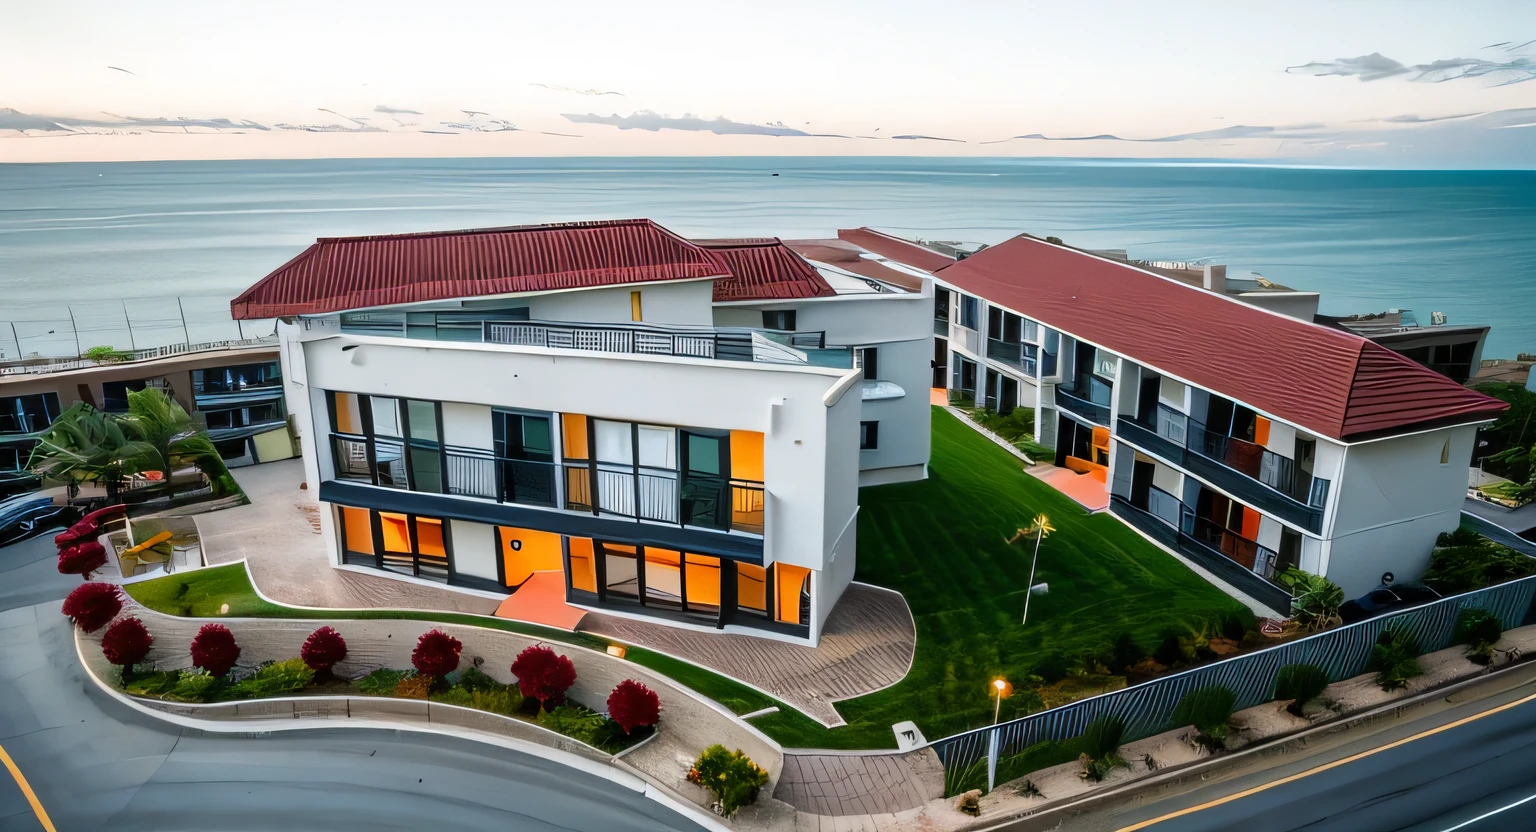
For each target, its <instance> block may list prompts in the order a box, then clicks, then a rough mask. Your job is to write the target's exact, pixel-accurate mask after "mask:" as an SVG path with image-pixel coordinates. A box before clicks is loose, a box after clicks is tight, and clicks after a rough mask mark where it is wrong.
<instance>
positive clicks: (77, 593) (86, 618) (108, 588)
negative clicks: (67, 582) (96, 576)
mask: <svg viewBox="0 0 1536 832" xmlns="http://www.w3.org/2000/svg"><path fill="white" fill-rule="evenodd" d="M122 611H123V596H122V593H121V592H120V591H119V590H118V588H117V587H116V586H114V585H112V584H108V583H102V582H100V581H92V582H90V583H84V584H81V585H79V586H77V587H75V588H74V589H72V590H70V593H69V595H68V597H66V598H65V599H64V614H65V615H67V616H69V620H70V621H73V622H75V626H77V627H79V628H80V629H82V630H84V631H86V632H87V633H94V632H96V631H97V630H100V629H101V628H102V627H105V626H107V623H108V622H110V621H111V620H112V619H114V618H116V617H117V614H118V613H120V612H122Z"/></svg>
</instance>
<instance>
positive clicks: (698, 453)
mask: <svg viewBox="0 0 1536 832" xmlns="http://www.w3.org/2000/svg"><path fill="white" fill-rule="evenodd" d="M679 434H681V439H682V441H681V443H680V444H681V445H682V452H683V453H682V474H683V476H682V480H683V482H682V499H681V509H682V520H683V523H684V524H685V525H689V526H702V527H704V528H708V529H722V530H727V529H729V528H730V518H731V499H730V493H729V492H730V489H729V487H728V483H729V482H730V478H731V450H730V435H729V434H725V433H716V432H706V431H696V430H681V431H679Z"/></svg>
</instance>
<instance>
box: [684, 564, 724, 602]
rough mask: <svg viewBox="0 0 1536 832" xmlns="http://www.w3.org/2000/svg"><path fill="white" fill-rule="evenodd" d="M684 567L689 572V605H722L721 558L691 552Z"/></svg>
mask: <svg viewBox="0 0 1536 832" xmlns="http://www.w3.org/2000/svg"><path fill="white" fill-rule="evenodd" d="M684 568H685V569H686V570H687V572H688V575H687V579H688V606H690V607H718V606H720V559H719V558H712V557H709V556H708V555H693V554H690V555H688V559H687V561H686V565H685V567H684Z"/></svg>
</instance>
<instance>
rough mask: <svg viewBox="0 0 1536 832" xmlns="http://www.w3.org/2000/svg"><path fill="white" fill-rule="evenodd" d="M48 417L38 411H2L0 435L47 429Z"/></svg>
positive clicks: (21, 433) (29, 432)
mask: <svg viewBox="0 0 1536 832" xmlns="http://www.w3.org/2000/svg"><path fill="white" fill-rule="evenodd" d="M48 424H49V422H48V419H47V418H46V417H44V416H42V415H41V414H36V413H0V436H6V435H17V436H21V435H26V434H32V433H38V432H40V431H43V430H46V429H47V427H48Z"/></svg>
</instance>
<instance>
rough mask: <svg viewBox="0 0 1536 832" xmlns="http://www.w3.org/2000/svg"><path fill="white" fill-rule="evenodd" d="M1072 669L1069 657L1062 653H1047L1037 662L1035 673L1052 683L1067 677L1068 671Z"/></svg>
mask: <svg viewBox="0 0 1536 832" xmlns="http://www.w3.org/2000/svg"><path fill="white" fill-rule="evenodd" d="M1071 669H1072V666H1071V664H1070V663H1069V662H1068V661H1067V657H1066V656H1063V655H1062V654H1060V653H1055V652H1052V653H1046V654H1045V655H1044V656H1042V657H1041V658H1040V660H1039V661H1038V662H1036V663H1035V666H1034V669H1033V671H1032V672H1033V673H1034V675H1036V676H1039V677H1040V678H1041V679H1043V680H1044V681H1046V682H1047V683H1050V684H1055V683H1056V682H1060V681H1061V680H1062V679H1065V678H1067V672H1068V671H1070V670H1071Z"/></svg>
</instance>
